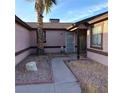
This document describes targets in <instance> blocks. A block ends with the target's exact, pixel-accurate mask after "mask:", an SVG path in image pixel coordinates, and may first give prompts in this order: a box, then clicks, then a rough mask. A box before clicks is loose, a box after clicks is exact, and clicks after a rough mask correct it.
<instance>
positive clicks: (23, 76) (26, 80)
mask: <svg viewBox="0 0 124 93" xmlns="http://www.w3.org/2000/svg"><path fill="white" fill-rule="evenodd" d="M31 61H35V62H36V65H37V68H38V71H35V72H33V71H27V70H26V67H25V64H26V63H28V62H31ZM52 82H53V75H52V68H51V62H50V59H49V58H48V56H36V55H30V56H28V57H27V58H26V59H24V60H23V61H22V62H20V63H19V64H18V65H17V66H16V70H15V83H16V85H27V84H41V83H52Z"/></svg>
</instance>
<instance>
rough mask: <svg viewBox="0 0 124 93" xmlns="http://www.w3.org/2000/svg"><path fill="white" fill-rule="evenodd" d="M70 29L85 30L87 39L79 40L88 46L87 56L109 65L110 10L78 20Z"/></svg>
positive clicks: (75, 30)
mask: <svg viewBox="0 0 124 93" xmlns="http://www.w3.org/2000/svg"><path fill="white" fill-rule="evenodd" d="M84 26H86V27H87V28H84ZM68 30H69V31H73V32H81V31H82V32H84V33H85V35H84V37H85V40H84V42H83V41H79V42H82V43H84V45H85V46H86V54H87V57H88V58H90V59H92V60H95V61H97V62H100V63H102V64H104V65H108V12H105V13H102V14H99V15H96V16H93V17H90V18H87V19H84V20H81V21H79V22H76V23H74V24H73V25H71V26H70V27H69V28H68ZM79 34H80V33H79Z"/></svg>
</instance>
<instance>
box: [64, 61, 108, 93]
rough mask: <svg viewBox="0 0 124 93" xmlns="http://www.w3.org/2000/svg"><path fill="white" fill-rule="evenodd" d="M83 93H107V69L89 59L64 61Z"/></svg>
mask: <svg viewBox="0 0 124 93" xmlns="http://www.w3.org/2000/svg"><path fill="white" fill-rule="evenodd" d="M65 63H66V64H67V66H68V67H69V68H70V70H71V71H72V72H73V74H74V75H75V76H76V77H77V79H78V80H79V82H80V85H81V88H82V90H84V91H85V93H108V67H107V66H104V65H102V64H100V63H98V62H94V61H92V60H89V59H85V60H79V61H76V60H75V61H69V62H68V61H65Z"/></svg>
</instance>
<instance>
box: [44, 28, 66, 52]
mask: <svg viewBox="0 0 124 93" xmlns="http://www.w3.org/2000/svg"><path fill="white" fill-rule="evenodd" d="M44 45H45V46H48V47H49V46H65V31H63V30H62V31H60V30H46V43H45V44H44ZM45 52H46V53H58V52H60V48H45Z"/></svg>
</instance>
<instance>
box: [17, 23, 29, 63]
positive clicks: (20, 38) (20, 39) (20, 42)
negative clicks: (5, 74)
mask: <svg viewBox="0 0 124 93" xmlns="http://www.w3.org/2000/svg"><path fill="white" fill-rule="evenodd" d="M30 39H31V37H30V31H29V30H27V29H26V28H24V27H23V26H21V25H19V24H17V23H16V24H15V52H18V51H20V50H23V49H26V48H28V47H30V45H31V40H30ZM29 54H30V50H28V51H26V52H23V53H22V54H20V55H17V56H16V57H15V64H18V63H19V62H20V61H22V60H23V59H24V58H25V57H26V56H28V55H29Z"/></svg>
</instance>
